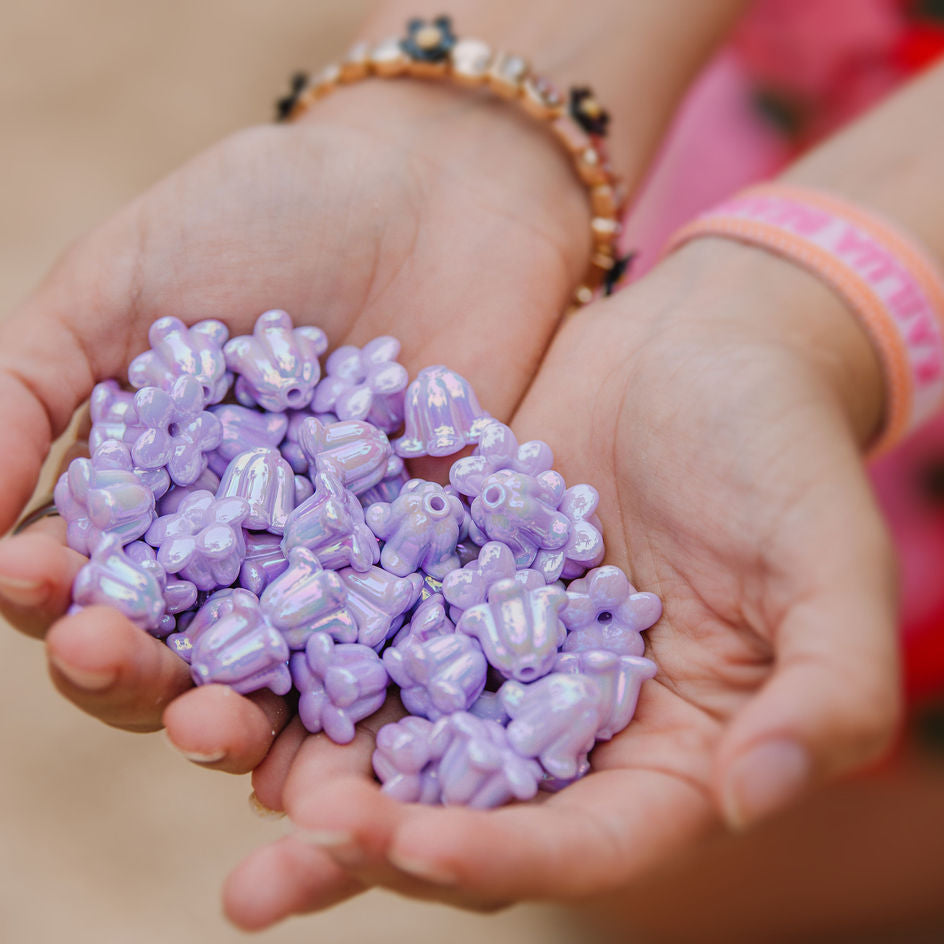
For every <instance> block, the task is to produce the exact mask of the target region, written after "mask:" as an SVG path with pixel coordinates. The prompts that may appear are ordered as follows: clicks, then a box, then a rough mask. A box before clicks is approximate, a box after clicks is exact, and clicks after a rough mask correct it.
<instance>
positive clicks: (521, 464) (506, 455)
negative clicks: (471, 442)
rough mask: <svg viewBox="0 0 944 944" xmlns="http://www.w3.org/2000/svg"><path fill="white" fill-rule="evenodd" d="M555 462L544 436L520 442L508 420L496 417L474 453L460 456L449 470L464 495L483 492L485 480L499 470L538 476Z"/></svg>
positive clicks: (483, 433)
mask: <svg viewBox="0 0 944 944" xmlns="http://www.w3.org/2000/svg"><path fill="white" fill-rule="evenodd" d="M553 464H554V453H553V452H552V451H551V447H550V446H549V445H548V444H547V443H546V442H542V441H541V440H540V439H533V440H531V441H530V442H526V443H524V444H523V445H521V446H519V445H518V440H517V439H516V438H515V434H514V433H513V432H512V431H511V429H509V427H507V426H506V425H505V424H504V423H499V422H498V420H492V421H491V422H490V423H489V424H488V425H487V426H486V427H485V429H484V430H482V436H481V438H480V439H479V444H478V445H477V446H476V447H475V450H474V451H473V453H472V455H471V456H466V457H465V458H463V459H457V460H456V461H455V462H454V463H453V464H452V468H451V469H450V470H449V481H450V482H451V483H452V485H453V487H454V488H455V489H456V490H457V491H459V492H461V493H462V494H463V495H469V496H472V497H474V496H476V495H479V494H481V492H482V487H483V485H484V483H485V480H486V479H487V478H488V477H489V476H490V475H492V474H493V473H495V472H500V471H502V470H503V469H510V470H511V471H513V472H523V473H524V474H525V475H532V476H538V475H540V474H541V473H542V472H547V471H548V470H549V469H550V468H551V466H552V465H553Z"/></svg>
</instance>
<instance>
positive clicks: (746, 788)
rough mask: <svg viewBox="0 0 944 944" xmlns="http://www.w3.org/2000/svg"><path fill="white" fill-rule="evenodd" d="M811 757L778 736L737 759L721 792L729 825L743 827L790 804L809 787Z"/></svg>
mask: <svg viewBox="0 0 944 944" xmlns="http://www.w3.org/2000/svg"><path fill="white" fill-rule="evenodd" d="M811 774H812V763H811V761H810V756H809V754H808V753H807V752H806V750H804V748H802V747H801V746H800V745H799V744H797V743H796V742H795V741H789V740H786V739H785V738H777V739H776V740H773V741H767V742H765V743H763V744H760V745H759V746H757V747H755V748H753V749H752V750H751V751H749V752H748V753H747V754H745V755H744V756H743V757H740V758H738V759H737V760H736V761H735V762H734V764H733V765H732V767H731V770H730V771H729V773H728V776H727V781H726V783H725V786H724V791H723V794H722V802H723V805H724V815H725V818H726V819H727V821H728V825H729V826H730V827H731V828H732V829H735V830H742V829H745V828H746V827H748V826H750V825H752V824H753V823H756V822H757V821H758V820H761V819H764V818H765V817H766V816H769V815H770V814H771V813H774V812H776V811H777V810H780V809H782V808H783V807H785V806H787V805H788V804H789V803H790V802H791V801H792V800H794V799H796V797H798V796H799V795H800V794H801V793H802V792H803V791H804V789H805V788H806V786H807V785H808V783H809V781H810V776H811Z"/></svg>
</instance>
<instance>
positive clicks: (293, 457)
mask: <svg viewBox="0 0 944 944" xmlns="http://www.w3.org/2000/svg"><path fill="white" fill-rule="evenodd" d="M282 415H284V416H286V417H288V428H287V429H286V430H285V438H284V439H283V440H282V443H281V444H280V445H279V450H280V451H281V453H282V458H283V459H284V460H285V461H286V462H287V463H288V464H289V465H290V466H291V467H292V470H293V471H294V472H295V474H296V475H301V474H303V473H305V474H307V472H308V457H307V456H306V455H305V453H304V452H302V447H301V446H300V445H299V444H298V437H299V434H300V433H301V428H302V424H303V423H304V422H305V420H307V419H310V418H311V417H314V418H315V419H316V420H318V421H319V422H320V423H322V424H323V425H324V426H329V425H330V424H331V423H337V421H338V418H337V417H336V416H335V415H334V414H333V413H312V412H311V411H310V410H288V411H286V413H284V414H282Z"/></svg>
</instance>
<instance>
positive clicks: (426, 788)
mask: <svg viewBox="0 0 944 944" xmlns="http://www.w3.org/2000/svg"><path fill="white" fill-rule="evenodd" d="M432 731H433V723H432V722H431V721H427V720H426V718H415V717H413V716H407V717H406V718H402V719H401V720H400V721H397V722H395V723H394V724H385V725H384V726H383V727H382V728H381V729H380V730H379V731H378V732H377V747H376V749H375V750H374V753H373V758H372V761H373V766H374V772H375V773H376V774H377V778H378V779H379V780H380V782H381V783H382V784H383V786H382V787H381V788H380V789H381V792H382V793H386V794H387V796H391V797H393V798H394V799H395V800H399V801H400V802H401V803H427V804H434V803H438V802H439V799H440V791H439V772H438V770H437V767H436V763H435V762H436V761H438V760H439V758H438V757H434V756H433V750H432V746H431V745H430V735H431V734H432Z"/></svg>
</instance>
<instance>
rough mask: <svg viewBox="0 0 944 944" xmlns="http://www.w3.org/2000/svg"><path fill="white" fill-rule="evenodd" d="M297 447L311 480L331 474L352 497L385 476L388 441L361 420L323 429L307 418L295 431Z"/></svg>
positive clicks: (314, 420) (321, 425) (319, 422)
mask: <svg viewBox="0 0 944 944" xmlns="http://www.w3.org/2000/svg"><path fill="white" fill-rule="evenodd" d="M298 444H299V446H300V447H301V450H302V452H303V453H304V454H305V456H306V458H307V459H308V462H309V474H310V475H311V476H312V478H314V477H315V475H316V474H317V473H318V472H331V473H333V474H334V475H336V476H337V477H338V478H339V479H340V480H341V484H342V485H344V487H345V488H346V489H349V490H350V491H351V492H353V493H354V494H355V495H359V494H360V493H361V492H366V491H367V490H368V489H369V488H373V487H374V486H375V485H376V484H377V483H378V482H380V481H381V479H383V477H384V476H385V475H386V474H387V462H388V460H389V459H390V455H391V449H390V441H389V440H388V439H387V437H386V436H385V435H384V433H383V432H382V431H381V430H379V429H377V427H376V426H371V425H370V423H365V422H363V421H362V420H346V421H343V422H338V423H331V424H329V425H327V426H326V425H325V424H324V423H322V422H321V421H320V420H318V419H316V418H315V417H313V416H311V417H308V419H306V420H305V421H304V422H303V423H302V425H301V428H300V429H299V431H298Z"/></svg>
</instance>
